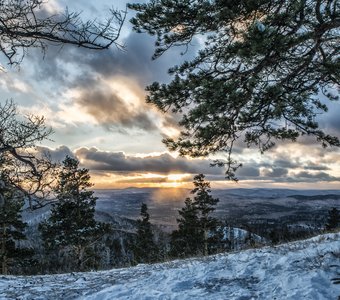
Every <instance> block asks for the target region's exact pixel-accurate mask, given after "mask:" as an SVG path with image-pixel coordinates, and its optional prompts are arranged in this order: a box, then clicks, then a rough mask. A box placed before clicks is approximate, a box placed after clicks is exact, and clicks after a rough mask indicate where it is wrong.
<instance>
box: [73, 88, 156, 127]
mask: <svg viewBox="0 0 340 300" xmlns="http://www.w3.org/2000/svg"><path fill="white" fill-rule="evenodd" d="M129 94H130V95H129ZM129 94H127V95H125V97H126V98H123V96H121V95H119V92H118V91H117V90H116V89H114V88H112V87H110V86H109V85H108V84H107V83H105V82H100V81H97V84H93V85H89V87H86V88H83V89H82V90H80V93H79V96H78V97H77V98H76V99H75V101H76V102H77V104H78V105H79V106H80V107H82V109H83V110H84V111H86V113H88V114H89V115H91V116H93V117H94V118H95V119H96V121H97V122H98V123H99V124H101V125H103V126H104V127H106V128H108V129H112V128H116V127H120V128H140V129H144V130H155V129H156V128H157V127H156V124H155V123H154V121H153V118H152V116H151V114H150V113H149V112H148V110H147V109H146V107H145V104H144V103H140V98H139V97H138V95H134V94H131V93H129ZM129 97H130V98H131V99H128V98H129ZM149 111H151V110H149Z"/></svg>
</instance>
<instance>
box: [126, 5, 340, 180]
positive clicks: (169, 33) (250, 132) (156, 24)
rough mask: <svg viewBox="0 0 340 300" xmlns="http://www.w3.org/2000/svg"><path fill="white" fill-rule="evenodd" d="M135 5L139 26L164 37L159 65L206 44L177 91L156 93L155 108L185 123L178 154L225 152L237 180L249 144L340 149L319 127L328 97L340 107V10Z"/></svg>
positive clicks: (162, 87)
mask: <svg viewBox="0 0 340 300" xmlns="http://www.w3.org/2000/svg"><path fill="white" fill-rule="evenodd" d="M136 2H137V3H135V4H130V5H129V7H130V8H132V9H134V10H135V11H137V14H136V16H135V17H134V18H133V19H132V20H131V22H132V24H133V25H134V29H135V30H136V31H137V32H147V33H149V34H151V35H155V36H156V37H157V41H156V50H155V54H154V58H158V57H160V56H161V55H162V54H163V53H164V52H166V51H168V50H169V49H171V48H173V47H176V46H183V47H184V49H186V50H185V51H184V52H185V53H186V52H187V50H188V48H190V47H191V45H192V41H193V40H195V38H197V37H198V38H200V39H205V43H204V44H203V45H202V47H201V49H200V51H196V53H197V55H196V57H195V58H193V59H191V60H190V61H185V62H183V63H182V64H181V65H179V66H174V67H173V68H171V69H170V70H169V73H170V75H171V76H172V80H171V81H170V82H168V83H165V84H160V83H158V82H155V83H153V84H152V85H151V86H149V87H147V90H148V92H149V94H148V96H147V102H149V103H152V104H154V105H155V106H156V107H157V108H159V109H160V110H161V111H163V112H171V113H177V114H178V115H179V116H180V117H181V120H180V122H179V124H180V125H181V126H183V130H182V131H181V134H180V136H179V138H178V139H176V140H174V139H171V138H167V139H166V140H165V143H166V145H167V146H168V148H169V149H170V150H178V151H179V152H180V154H182V155H190V156H192V157H197V156H206V155H208V154H210V153H216V152H219V151H226V152H227V153H229V159H228V161H227V166H228V167H229V168H228V169H227V172H226V174H227V176H228V177H229V178H234V176H235V174H234V171H235V169H234V168H237V167H238V166H239V164H238V163H236V162H235V161H234V160H233V159H232V157H231V154H232V152H233V146H234V145H235V141H236V140H238V139H240V138H241V139H244V140H245V144H246V145H247V146H252V145H253V146H255V147H256V148H258V149H259V150H260V151H261V152H263V151H266V150H268V149H270V148H271V147H273V146H274V143H275V141H276V140H288V141H296V140H297V138H298V137H299V136H301V135H306V134H307V135H311V136H314V137H315V138H316V141H317V142H320V143H321V144H322V145H323V146H329V145H335V146H339V145H340V141H339V138H337V137H335V136H330V135H329V134H327V133H326V132H325V131H324V130H322V128H319V124H318V123H317V122H316V121H315V117H316V116H317V115H318V114H319V113H320V112H325V111H327V106H326V104H325V102H324V101H322V100H321V98H320V94H321V93H323V95H324V96H325V98H328V99H329V100H334V99H338V98H339V95H338V93H337V90H336V86H338V84H339V68H340V61H339V56H338V55H337V53H339V49H338V47H339V46H338V45H339V42H338V40H339V28H340V23H339V2H338V1H334V0H328V1H298V0H287V1H281V0H280V1H278V0H276V1H273V0H261V1H249V0H239V1H225V0H215V1H189V0H183V1H175V0H173V1H171V0H152V1H147V2H146V3H138V1H136ZM220 163H221V164H223V162H220Z"/></svg>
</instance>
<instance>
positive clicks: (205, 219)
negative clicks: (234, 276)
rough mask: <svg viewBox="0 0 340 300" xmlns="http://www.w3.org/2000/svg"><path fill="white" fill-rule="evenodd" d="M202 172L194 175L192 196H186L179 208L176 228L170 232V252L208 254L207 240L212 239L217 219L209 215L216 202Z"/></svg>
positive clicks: (175, 253)
mask: <svg viewBox="0 0 340 300" xmlns="http://www.w3.org/2000/svg"><path fill="white" fill-rule="evenodd" d="M204 178H205V176H204V175H203V174H199V175H196V176H195V177H194V185H195V188H194V189H193V190H192V191H191V193H192V194H194V195H195V196H194V198H193V199H191V198H187V199H186V200H185V206H184V207H183V208H182V209H181V210H179V212H178V213H179V215H180V218H179V219H177V223H178V230H176V231H174V232H173V233H172V252H173V254H174V255H178V256H188V255H197V254H202V255H208V253H209V242H210V241H212V240H213V238H212V237H213V235H214V233H215V231H216V228H217V224H218V220H217V219H216V218H213V217H211V213H212V212H213V211H214V210H215V206H216V204H217V203H218V201H219V200H218V199H217V198H213V197H212V196H211V195H210V193H211V190H210V183H209V182H206V181H205V180H204Z"/></svg>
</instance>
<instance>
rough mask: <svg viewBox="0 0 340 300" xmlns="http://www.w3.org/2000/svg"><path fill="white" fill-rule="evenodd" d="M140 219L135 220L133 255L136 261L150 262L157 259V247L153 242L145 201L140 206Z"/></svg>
mask: <svg viewBox="0 0 340 300" xmlns="http://www.w3.org/2000/svg"><path fill="white" fill-rule="evenodd" d="M140 215H141V219H139V220H138V221H137V228H138V229H137V237H136V244H135V246H134V256H135V261H136V262H137V263H151V262H155V261H157V259H158V247H157V245H156V244H155V242H154V235H153V233H152V228H151V223H150V215H149V213H148V207H147V205H146V204H145V203H143V204H142V206H141V211H140Z"/></svg>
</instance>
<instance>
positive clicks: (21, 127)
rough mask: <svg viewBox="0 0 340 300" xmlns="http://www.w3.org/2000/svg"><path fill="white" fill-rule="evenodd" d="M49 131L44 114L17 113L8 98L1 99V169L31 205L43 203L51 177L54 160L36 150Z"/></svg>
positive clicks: (35, 206) (0, 201)
mask: <svg viewBox="0 0 340 300" xmlns="http://www.w3.org/2000/svg"><path fill="white" fill-rule="evenodd" d="M51 133H52V129H51V128H49V127H47V126H46V125H45V119H44V117H38V116H32V115H28V116H22V115H20V114H19V113H18V111H17V108H16V105H15V104H14V102H13V101H11V100H10V101H6V102H5V104H4V105H2V104H1V103H0V173H1V175H5V176H6V178H7V181H8V182H9V183H10V184H11V185H12V186H14V187H16V188H17V189H19V190H20V191H22V192H23V193H24V194H25V195H26V196H27V197H28V199H29V205H30V208H31V209H34V208H37V207H40V206H41V205H42V203H41V201H40V200H42V199H46V196H47V193H48V192H49V191H50V190H51V189H50V185H51V183H52V182H53V179H54V176H53V172H54V171H55V167H56V166H55V164H53V163H52V162H51V160H50V159H49V157H48V155H37V153H36V150H35V147H36V144H37V143H39V142H41V141H42V140H45V139H47V138H48V136H49V135H50V134H51ZM33 196H34V197H33ZM2 202H3V201H2V199H1V195H0V205H1V203H2Z"/></svg>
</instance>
